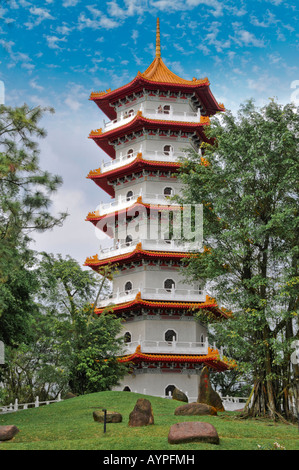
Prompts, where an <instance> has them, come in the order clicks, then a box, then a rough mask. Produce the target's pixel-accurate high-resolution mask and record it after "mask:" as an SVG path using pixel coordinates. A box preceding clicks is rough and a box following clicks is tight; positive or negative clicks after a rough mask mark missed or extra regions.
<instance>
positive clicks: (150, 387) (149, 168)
mask: <svg viewBox="0 0 299 470" xmlns="http://www.w3.org/2000/svg"><path fill="white" fill-rule="evenodd" d="M90 100H91V101H94V102H95V103H96V104H97V106H98V107H99V108H100V109H101V110H102V111H103V112H104V113H105V115H106V116H107V117H108V119H109V120H110V121H109V122H104V126H103V128H102V129H97V130H95V131H92V132H91V133H90V136H89V137H90V139H92V140H93V141H94V142H95V143H96V144H97V145H98V146H99V147H100V148H101V149H102V150H103V151H104V152H105V153H106V154H107V155H108V156H109V157H110V158H109V161H108V162H104V163H103V165H102V166H101V168H99V169H96V170H92V171H90V173H89V175H88V176H87V177H88V178H89V179H91V180H92V181H94V182H95V183H96V184H97V185H98V186H99V187H100V188H101V189H102V190H104V191H105V192H106V193H107V194H109V195H110V196H111V197H112V198H113V201H112V202H111V203H108V204H100V205H99V206H98V208H97V210H95V211H94V212H90V213H89V214H88V216H87V218H86V220H88V221H90V222H92V223H93V224H94V225H95V226H97V227H98V228H99V229H100V230H103V231H104V232H105V233H106V234H107V235H108V236H110V237H111V239H112V240H113V245H112V246H111V247H110V248H106V249H101V250H100V251H99V253H97V254H96V255H94V256H92V257H90V258H87V259H86V262H85V265H86V266H90V267H91V268H92V269H94V270H95V271H99V270H101V269H102V268H103V267H105V266H108V265H110V266H111V265H112V266H114V265H115V266H117V270H116V271H115V274H114V276H113V291H112V294H111V296H110V297H109V298H108V299H107V298H103V299H102V300H99V302H98V304H97V306H96V309H95V312H96V313H97V314H99V315H100V314H101V313H102V312H103V311H104V310H105V309H107V307H108V306H112V309H113V312H114V314H116V315H119V316H120V317H121V319H122V321H123V331H122V335H123V336H124V340H125V342H124V347H123V353H122V355H121V356H120V357H119V361H120V362H122V363H125V364H128V365H129V367H128V374H127V375H126V376H125V377H124V379H123V380H122V381H121V383H120V385H119V386H118V387H115V390H128V391H134V392H139V393H146V394H149V395H158V396H168V395H169V394H171V393H172V391H173V389H174V387H176V388H178V389H180V390H182V391H184V392H185V393H186V392H187V394H188V396H189V397H197V393H198V384H199V375H200V371H201V369H202V368H203V366H205V365H207V366H209V367H210V368H211V369H212V370H215V371H219V372H220V371H225V370H227V369H228V368H229V367H230V365H229V362H228V361H227V360H226V359H225V358H224V357H223V355H222V348H221V349H220V351H219V350H218V349H217V348H216V346H215V345H214V346H210V345H209V342H208V335H207V328H206V326H205V325H203V324H201V323H200V322H199V321H198V320H197V319H195V316H194V313H195V312H196V311H199V310H201V311H202V312H204V313H207V314H209V315H212V316H213V317H215V318H216V317H217V318H219V317H222V318H226V317H227V316H228V314H227V313H226V312H225V311H224V310H222V309H220V308H219V306H218V305H217V302H216V301H215V299H213V298H211V297H209V295H207V293H206V292H205V290H204V286H202V285H199V283H198V282H197V283H196V282H194V283H193V284H190V283H188V284H186V281H185V280H184V278H183V277H182V274H181V267H182V265H183V260H184V259H186V258H187V257H188V256H191V253H190V244H189V243H188V242H186V241H182V240H176V239H174V238H173V237H172V236H171V234H170V233H169V232H168V233H166V235H165V231H164V232H163V233H161V232H162V230H161V229H160V231H159V227H161V224H163V220H164V219H167V214H169V213H170V212H172V213H175V212H177V213H178V212H180V211H181V209H182V208H181V206H180V205H179V204H178V203H177V202H174V200H173V199H172V197H173V196H175V195H179V194H180V192H181V190H182V183H181V182H180V181H179V180H178V178H177V172H178V170H179V168H180V166H181V165H182V157H184V152H185V150H182V149H189V148H190V149H193V150H195V151H196V152H199V153H200V152H201V150H200V146H201V143H202V142H205V141H208V139H207V137H206V136H205V127H206V126H208V125H209V122H210V121H209V117H210V116H211V115H214V114H215V113H217V112H219V111H223V110H224V107H223V105H221V104H219V103H217V101H216V100H215V98H214V96H213V94H212V93H211V90H210V88H209V81H208V79H207V78H204V79H196V78H193V79H192V80H185V79H183V78H180V77H179V76H177V75H176V74H174V73H173V72H171V71H170V70H169V69H168V68H167V67H166V65H165V64H164V62H163V60H162V58H161V48H160V26H159V19H158V20H157V31H156V54H155V58H154V60H153V62H152V63H151V64H150V66H149V67H148V68H147V69H146V70H145V72H144V73H140V72H138V74H137V76H136V77H135V78H134V79H133V80H132V81H131V82H130V83H128V84H127V85H124V86H122V87H120V88H117V89H115V90H111V89H108V90H106V91H104V92H94V93H92V94H91V96H90ZM149 222H150V223H151V228H150V230H149V228H148V227H149ZM164 222H165V220H164ZM159 224H160V225H159ZM165 226H166V225H165V224H164V228H165ZM152 227H154V229H153V228H152ZM166 232H167V230H166ZM153 233H154V234H155V235H156V236H153Z"/></svg>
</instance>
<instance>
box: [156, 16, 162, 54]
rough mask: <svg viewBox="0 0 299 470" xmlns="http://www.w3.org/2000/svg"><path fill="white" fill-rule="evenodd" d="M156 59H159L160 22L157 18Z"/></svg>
mask: <svg viewBox="0 0 299 470" xmlns="http://www.w3.org/2000/svg"><path fill="white" fill-rule="evenodd" d="M156 57H158V58H159V57H161V46H160V21H159V18H157V32H156Z"/></svg>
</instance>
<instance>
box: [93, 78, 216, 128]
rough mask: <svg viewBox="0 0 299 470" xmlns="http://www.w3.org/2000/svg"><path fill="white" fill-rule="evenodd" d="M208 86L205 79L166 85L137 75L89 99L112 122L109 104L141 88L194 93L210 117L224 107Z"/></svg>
mask: <svg viewBox="0 0 299 470" xmlns="http://www.w3.org/2000/svg"><path fill="white" fill-rule="evenodd" d="M209 85H210V82H209V80H208V79H207V78H206V79H203V80H197V81H188V80H186V82H185V83H168V82H161V81H153V80H148V79H146V78H144V77H142V75H141V74H140V75H137V76H136V77H135V78H134V79H133V80H132V81H131V82H130V83H128V84H126V85H123V86H122V87H120V88H117V89H115V90H112V91H111V90H107V91H106V92H93V93H91V95H90V98H89V99H90V100H91V101H94V102H95V103H96V104H97V106H98V107H99V108H100V109H101V111H103V113H105V114H106V116H108V117H109V119H111V120H113V119H115V118H116V111H115V109H114V107H113V106H111V104H112V103H114V102H116V101H118V100H119V99H123V98H125V97H126V96H130V95H132V94H133V93H138V92H139V91H142V90H143V88H145V89H146V90H154V89H159V90H162V91H165V92H167V91H168V90H170V91H173V92H177V91H185V92H191V93H195V94H196V95H197V97H198V98H199V100H200V101H201V103H202V104H203V106H204V108H205V110H206V112H207V115H208V116H211V115H214V114H216V113H217V112H219V111H224V107H222V106H221V105H219V103H218V102H217V101H216V99H215V97H214V95H213V93H212V92H211V90H210V87H209Z"/></svg>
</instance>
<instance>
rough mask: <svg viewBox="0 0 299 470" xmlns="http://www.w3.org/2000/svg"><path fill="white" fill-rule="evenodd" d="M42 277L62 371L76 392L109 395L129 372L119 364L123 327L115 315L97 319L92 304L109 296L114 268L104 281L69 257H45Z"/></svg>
mask: <svg viewBox="0 0 299 470" xmlns="http://www.w3.org/2000/svg"><path fill="white" fill-rule="evenodd" d="M40 276H41V286H42V289H41V290H40V295H39V301H40V304H41V309H42V311H44V313H45V314H46V315H47V316H48V318H49V319H50V321H52V324H53V330H54V333H55V334H54V336H53V340H52V349H54V350H56V351H59V352H60V357H59V367H60V368H62V369H64V370H65V371H67V376H68V385H69V387H70V388H71V390H72V392H74V393H79V394H84V393H92V392H97V391H101V390H109V389H110V388H111V387H112V386H113V385H116V384H117V383H118V380H119V378H120V377H121V376H122V375H124V373H125V370H126V369H125V368H124V366H122V364H121V363H119V362H118V360H117V356H118V355H119V351H120V348H121V345H122V343H123V338H121V337H119V333H120V331H121V321H120V319H117V318H116V317H115V316H114V315H113V313H112V312H111V311H110V310H109V309H107V311H106V312H104V313H103V314H102V315H101V316H98V315H96V314H94V305H93V302H92V301H93V300H94V299H97V298H98V296H99V295H101V296H105V295H107V289H108V285H107V279H108V278H110V276H111V270H110V268H106V269H105V270H104V271H103V272H102V273H101V276H100V278H99V277H97V276H98V275H95V274H94V273H91V272H90V271H86V270H85V271H84V270H82V268H81V267H80V266H79V264H78V263H77V262H76V261H75V260H74V259H72V258H71V257H69V256H67V257H66V258H65V259H63V258H62V257H61V256H60V255H58V256H56V257H54V256H53V255H49V254H46V253H44V254H43V257H42V259H41V262H40Z"/></svg>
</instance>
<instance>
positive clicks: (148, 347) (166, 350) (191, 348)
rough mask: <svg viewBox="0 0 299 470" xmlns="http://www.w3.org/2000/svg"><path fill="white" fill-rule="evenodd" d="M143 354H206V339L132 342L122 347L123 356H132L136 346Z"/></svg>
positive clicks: (207, 344) (207, 345)
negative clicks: (196, 340) (198, 340)
mask: <svg viewBox="0 0 299 470" xmlns="http://www.w3.org/2000/svg"><path fill="white" fill-rule="evenodd" d="M139 345H140V347H141V351H142V352H143V353H153V354H155V353H160V354H200V355H204V354H208V348H209V343H208V338H206V341H204V342H193V341H149V340H146V341H132V342H130V343H126V344H125V345H124V347H123V351H124V352H123V354H133V353H134V352H135V351H136V348H137V346H139Z"/></svg>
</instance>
